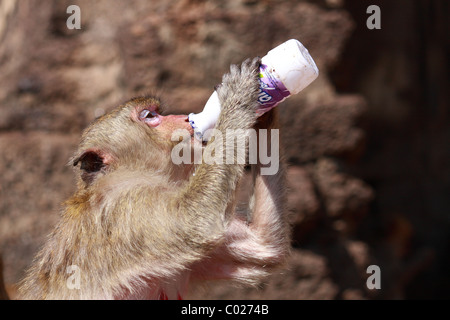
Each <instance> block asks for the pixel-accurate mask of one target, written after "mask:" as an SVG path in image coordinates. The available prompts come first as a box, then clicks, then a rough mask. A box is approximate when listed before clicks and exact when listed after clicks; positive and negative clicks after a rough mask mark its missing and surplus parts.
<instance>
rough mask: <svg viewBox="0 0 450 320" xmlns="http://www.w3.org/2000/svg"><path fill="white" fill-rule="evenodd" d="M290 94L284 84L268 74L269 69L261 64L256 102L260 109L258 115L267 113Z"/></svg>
mask: <svg viewBox="0 0 450 320" xmlns="http://www.w3.org/2000/svg"><path fill="white" fill-rule="evenodd" d="M290 94H291V93H290V92H289V90H288V89H286V87H285V86H284V84H283V83H282V82H281V81H280V80H279V79H277V78H275V77H274V75H273V74H272V73H271V72H270V69H269V68H268V67H267V66H266V65H265V64H261V66H260V74H259V94H258V102H259V104H260V105H261V108H259V109H258V111H257V112H258V113H259V114H263V113H264V112H267V111H269V110H270V109H272V108H273V107H275V106H276V105H277V104H278V103H280V102H281V101H283V100H284V99H286V98H287V97H288V96H289V95H290Z"/></svg>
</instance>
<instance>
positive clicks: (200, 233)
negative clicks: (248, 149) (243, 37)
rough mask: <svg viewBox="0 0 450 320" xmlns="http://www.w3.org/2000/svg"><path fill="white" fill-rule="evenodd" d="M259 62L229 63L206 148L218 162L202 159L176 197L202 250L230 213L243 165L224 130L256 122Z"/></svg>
mask: <svg viewBox="0 0 450 320" xmlns="http://www.w3.org/2000/svg"><path fill="white" fill-rule="evenodd" d="M259 63H260V59H259V58H255V59H253V60H246V61H245V62H244V63H243V64H242V66H241V67H240V68H239V67H237V66H234V65H233V66H231V68H230V73H229V74H227V75H225V76H224V77H223V82H222V84H221V85H220V86H219V87H218V88H217V93H218V96H219V99H220V101H221V108H222V109H221V114H220V116H219V119H218V121H217V124H216V128H215V129H216V130H217V131H216V132H217V133H218V134H217V135H216V136H215V139H213V140H214V141H210V142H209V143H208V146H207V148H208V149H209V150H215V152H220V154H221V155H222V156H223V157H222V159H221V160H222V161H221V162H222V163H212V164H208V163H207V162H208V161H205V159H204V161H203V163H202V164H200V165H199V166H198V167H197V170H196V173H195V176H193V177H192V178H191V179H190V181H189V183H188V185H187V187H186V188H185V189H184V190H183V192H182V193H181V195H180V196H179V197H178V198H177V199H176V203H177V205H178V208H179V210H181V212H182V214H183V215H184V216H185V218H186V219H188V220H189V223H188V225H189V226H190V227H191V228H192V230H190V234H191V235H193V237H192V239H193V241H197V240H198V241H200V242H201V243H198V246H196V248H198V249H202V250H203V252H202V253H204V252H205V250H207V251H208V250H209V249H210V248H211V246H210V245H215V244H216V243H217V241H219V240H220V239H222V238H223V236H224V232H225V226H226V220H227V218H229V216H231V213H230V211H232V208H229V206H230V205H231V204H232V203H233V200H234V194H235V190H236V186H237V183H238V181H239V179H240V178H241V176H242V174H243V170H244V164H239V163H238V161H237V159H236V154H235V152H234V149H235V145H234V143H232V144H230V143H227V141H226V131H227V130H235V129H250V128H252V126H253V125H254V123H255V121H256V113H255V110H256V106H257V94H258V73H259ZM238 139H245V137H244V136H240V137H238ZM237 145H240V143H238V144H237ZM230 148H231V149H232V154H234V159H232V161H231V163H230V159H228V158H227V159H226V161H225V155H226V154H227V149H230ZM226 162H228V163H226ZM227 213H230V214H227ZM194 249H195V248H194Z"/></svg>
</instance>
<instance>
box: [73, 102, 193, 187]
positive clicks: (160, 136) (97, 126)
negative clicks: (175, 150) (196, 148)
mask: <svg viewBox="0 0 450 320" xmlns="http://www.w3.org/2000/svg"><path fill="white" fill-rule="evenodd" d="M160 106H161V103H160V101H159V100H158V99H157V98H154V97H139V98H134V99H131V100H129V101H128V102H126V103H125V104H123V105H120V106H119V107H117V108H115V109H113V110H112V111H111V112H109V113H107V114H105V115H103V116H102V117H100V118H98V119H96V120H95V121H94V122H93V123H92V124H91V125H90V126H89V127H88V128H87V129H86V130H85V131H84V132H83V135H82V138H81V143H80V145H79V147H78V150H77V152H76V154H75V156H74V157H73V158H72V160H71V163H72V164H73V166H77V165H78V164H80V166H79V170H80V178H81V180H82V181H83V182H84V184H85V185H89V184H91V183H92V182H93V181H94V180H96V179H97V178H99V177H100V176H102V175H105V174H107V173H108V172H112V171H114V170H117V169H118V168H121V169H125V170H133V171H139V170H142V169H143V170H153V171H158V170H159V171H161V170H162V171H165V170H170V168H172V167H173V163H172V162H171V158H170V152H171V149H172V147H173V146H174V145H175V144H176V143H178V141H172V140H171V136H172V133H173V132H174V131H175V130H178V129H182V130H185V131H184V132H185V133H186V134H189V135H190V136H191V139H193V130H192V128H191V126H190V124H189V121H188V117H187V116H186V115H167V116H163V115H161V113H160V112H161V111H160Z"/></svg>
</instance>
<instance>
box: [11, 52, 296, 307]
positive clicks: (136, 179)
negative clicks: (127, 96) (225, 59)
mask: <svg viewBox="0 0 450 320" xmlns="http://www.w3.org/2000/svg"><path fill="white" fill-rule="evenodd" d="M259 64H260V58H254V59H247V60H245V61H244V62H243V63H242V64H241V65H231V67H230V71H229V73H227V74H225V75H224V76H223V78H222V83H221V84H220V85H219V86H216V88H215V90H216V91H217V93H218V96H219V99H220V102H221V106H222V109H221V113H220V116H219V118H218V121H217V124H216V127H215V128H216V129H217V130H219V131H222V132H225V131H226V130H230V129H251V128H266V129H272V128H276V127H277V126H278V117H277V111H276V110H272V111H270V112H268V113H267V114H265V115H263V116H261V117H260V118H257V115H256V112H255V110H256V108H257V94H258V86H259V85H258V74H259V71H258V70H259ZM177 129H184V130H187V132H189V134H190V139H192V140H194V139H195V137H194V134H193V130H192V128H191V126H190V124H189V122H188V120H187V116H186V115H167V116H163V115H161V101H160V100H159V99H158V98H155V97H151V96H144V97H138V98H133V99H131V100H129V101H128V102H126V103H124V104H121V105H120V106H118V107H116V108H115V109H113V110H112V111H111V112H109V113H107V114H105V115H103V116H102V117H100V118H98V119H96V120H94V122H93V123H92V124H91V125H89V126H88V127H87V128H86V129H85V131H84V132H83V133H82V136H81V141H80V144H79V147H78V149H77V151H76V152H75V155H74V156H73V157H72V158H71V160H70V162H69V163H70V164H71V165H73V167H74V170H75V173H76V175H77V183H76V185H77V190H76V191H75V193H74V194H73V195H72V196H71V197H70V198H69V199H68V200H66V201H65V202H64V203H63V208H62V209H61V213H60V220H59V222H58V223H57V225H56V226H55V228H54V230H53V231H52V232H51V234H50V235H49V236H48V239H47V241H46V242H45V244H44V245H43V247H42V249H41V250H40V251H39V252H38V254H37V255H36V257H35V258H34V260H33V262H32V264H31V266H30V267H29V269H28V270H27V272H26V274H25V276H24V278H23V280H22V281H21V282H20V284H19V290H18V293H19V298H22V299H160V300H166V299H183V298H184V297H185V295H186V292H187V290H188V288H189V283H192V282H196V281H208V280H233V281H235V282H236V283H239V284H244V285H250V286H255V285H257V284H258V283H259V281H261V280H262V279H264V278H265V277H266V276H267V275H269V274H270V273H271V272H272V271H273V270H275V268H278V267H279V266H280V265H283V263H284V262H285V261H286V258H287V257H288V255H289V250H290V249H289V248H290V228H289V223H288V222H287V220H288V219H287V216H286V214H287V213H286V212H287V210H286V208H285V203H286V200H285V187H284V186H285V182H284V179H285V169H284V162H283V161H282V160H281V161H280V162H282V163H280V166H279V170H278V172H277V173H276V174H273V175H261V174H260V173H261V172H260V170H261V168H262V167H263V166H264V165H263V164H261V163H257V164H252V165H251V167H252V168H251V170H252V181H253V187H252V188H253V194H252V196H251V198H250V200H249V205H248V214H247V215H243V214H238V213H236V203H235V202H236V201H235V196H236V190H237V187H238V185H239V181H240V180H241V178H242V177H243V175H244V171H245V168H246V164H241V163H238V162H235V163H231V164H229V163H225V162H223V163H219V164H208V163H206V162H202V163H200V164H181V165H174V163H173V161H172V160H171V157H170V152H171V149H172V148H173V147H174V145H175V144H176V143H177V141H172V139H171V135H172V134H173V132H174V131H175V130H177ZM244 138H245V137H241V139H244ZM206 146H213V147H214V146H215V147H222V148H224V149H226V148H234V144H233V145H231V146H230V145H229V144H227V143H226V139H225V140H223V141H222V140H219V139H211V140H210V141H209V142H208V143H207V144H206ZM269 149H270V146H269Z"/></svg>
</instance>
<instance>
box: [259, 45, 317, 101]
mask: <svg viewBox="0 0 450 320" xmlns="http://www.w3.org/2000/svg"><path fill="white" fill-rule="evenodd" d="M261 62H262V63H263V64H265V65H267V66H269V67H270V68H271V69H270V70H269V71H270V72H272V73H274V74H276V75H277V76H278V78H279V79H280V80H281V81H282V82H283V84H284V85H285V87H286V89H288V90H289V92H290V93H291V95H293V94H297V93H299V92H300V91H302V90H303V89H304V88H306V87H307V86H308V85H309V84H310V83H311V82H313V81H314V80H315V79H316V78H317V77H318V75H319V69H318V68H317V66H316V63H315V62H314V60H313V58H312V57H311V55H310V54H309V52H308V49H306V48H305V46H304V45H303V44H302V43H301V42H300V41H298V40H296V39H290V40H288V41H286V42H284V43H282V44H280V45H279V46H277V47H275V48H273V49H272V50H270V51H269V52H268V53H267V55H265V56H264V57H263V58H262V59H261Z"/></svg>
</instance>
